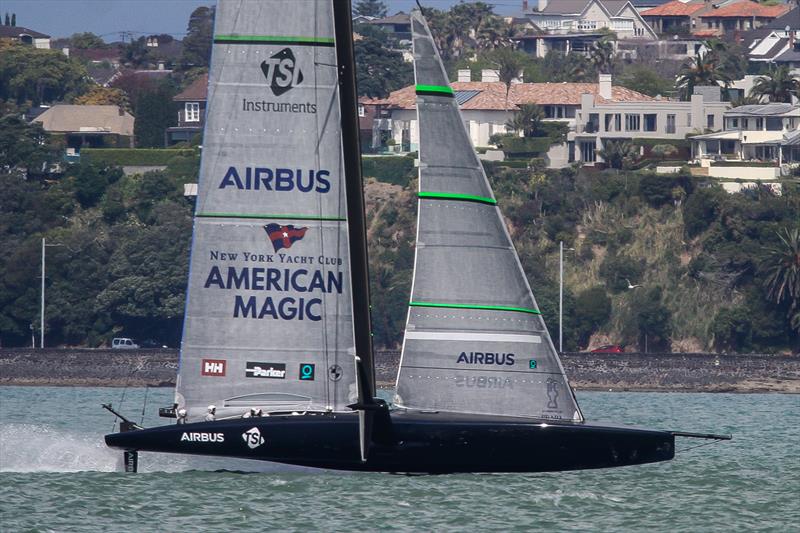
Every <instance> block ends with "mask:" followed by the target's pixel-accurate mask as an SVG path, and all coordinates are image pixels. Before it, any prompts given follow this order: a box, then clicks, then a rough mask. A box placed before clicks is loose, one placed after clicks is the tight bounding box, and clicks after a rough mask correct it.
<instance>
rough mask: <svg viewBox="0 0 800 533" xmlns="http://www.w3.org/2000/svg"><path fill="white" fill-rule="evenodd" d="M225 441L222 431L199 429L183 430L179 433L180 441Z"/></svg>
mask: <svg viewBox="0 0 800 533" xmlns="http://www.w3.org/2000/svg"><path fill="white" fill-rule="evenodd" d="M184 441H186V442H217V443H220V442H225V434H224V433H206V432H200V431H193V432H188V431H184V432H183V435H181V442H184Z"/></svg>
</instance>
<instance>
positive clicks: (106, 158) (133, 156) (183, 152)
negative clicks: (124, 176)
mask: <svg viewBox="0 0 800 533" xmlns="http://www.w3.org/2000/svg"><path fill="white" fill-rule="evenodd" d="M198 156H199V154H198V153H197V152H196V151H195V150H192V149H186V148H183V149H176V148H155V149H141V148H135V149H133V148H84V149H82V150H81V161H85V162H89V163H92V164H95V165H101V166H106V165H116V166H147V165H169V164H171V163H172V162H173V161H174V160H175V159H176V158H194V159H199V157H198Z"/></svg>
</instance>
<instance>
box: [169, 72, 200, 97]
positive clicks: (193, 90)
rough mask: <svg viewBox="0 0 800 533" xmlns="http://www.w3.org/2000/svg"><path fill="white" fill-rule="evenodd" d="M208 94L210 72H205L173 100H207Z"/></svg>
mask: <svg viewBox="0 0 800 533" xmlns="http://www.w3.org/2000/svg"><path fill="white" fill-rule="evenodd" d="M207 95H208V74H203V75H202V76H200V77H199V78H197V79H196V80H194V81H193V82H192V83H190V84H189V86H188V87H186V88H185V89H184V90H183V91H181V92H180V93H178V94H176V95H175V97H174V98H173V100H175V101H176V102H187V101H194V102H198V101H201V100H203V101H205V100H206V98H207Z"/></svg>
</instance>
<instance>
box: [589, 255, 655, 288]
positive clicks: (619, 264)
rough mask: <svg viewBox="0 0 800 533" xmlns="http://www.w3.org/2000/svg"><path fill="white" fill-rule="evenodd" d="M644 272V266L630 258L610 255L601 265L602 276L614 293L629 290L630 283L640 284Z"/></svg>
mask: <svg viewBox="0 0 800 533" xmlns="http://www.w3.org/2000/svg"><path fill="white" fill-rule="evenodd" d="M643 272H644V265H643V264H642V262H641V261H636V260H634V259H631V258H629V257H624V256H620V255H615V254H611V253H609V254H608V255H606V257H605V259H603V263H602V264H601V265H600V272H599V273H600V276H601V277H602V278H603V279H605V280H606V284H607V286H608V288H609V289H611V290H612V291H613V292H622V291H626V290H628V281H630V282H631V284H636V283H638V280H640V279H641V277H642V273H643Z"/></svg>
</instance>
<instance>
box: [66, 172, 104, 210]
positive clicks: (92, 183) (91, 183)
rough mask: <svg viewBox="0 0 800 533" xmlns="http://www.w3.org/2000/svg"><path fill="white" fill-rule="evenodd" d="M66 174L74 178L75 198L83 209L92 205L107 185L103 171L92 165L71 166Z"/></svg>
mask: <svg viewBox="0 0 800 533" xmlns="http://www.w3.org/2000/svg"><path fill="white" fill-rule="evenodd" d="M68 176H71V177H72V178H73V179H74V180H75V199H77V200H78V203H80V204H81V207H83V208H84V209H86V208H87V207H92V206H94V205H95V204H96V203H97V201H98V200H100V197H102V196H103V193H105V192H106V187H108V178H107V177H106V174H105V172H103V171H101V170H100V169H98V168H96V167H94V166H92V165H79V166H75V167H71V168H70V169H69V174H68Z"/></svg>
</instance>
